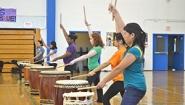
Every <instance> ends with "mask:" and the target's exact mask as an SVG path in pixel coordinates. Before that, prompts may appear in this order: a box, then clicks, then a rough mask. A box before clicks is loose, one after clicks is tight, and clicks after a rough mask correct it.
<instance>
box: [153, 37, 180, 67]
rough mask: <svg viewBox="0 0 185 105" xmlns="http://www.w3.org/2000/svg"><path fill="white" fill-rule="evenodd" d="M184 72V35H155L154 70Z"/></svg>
mask: <svg viewBox="0 0 185 105" xmlns="http://www.w3.org/2000/svg"><path fill="white" fill-rule="evenodd" d="M172 69H173V70H184V35H183V34H153V70H172Z"/></svg>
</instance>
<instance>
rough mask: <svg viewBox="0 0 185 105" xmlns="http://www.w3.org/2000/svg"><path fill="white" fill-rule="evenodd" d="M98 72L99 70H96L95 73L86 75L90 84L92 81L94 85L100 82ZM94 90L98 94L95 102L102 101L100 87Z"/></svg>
mask: <svg viewBox="0 0 185 105" xmlns="http://www.w3.org/2000/svg"><path fill="white" fill-rule="evenodd" d="M100 72H101V71H98V72H96V74H95V75H93V76H89V77H87V79H86V80H87V81H88V82H89V85H90V86H91V85H92V83H94V85H95V86H96V85H97V84H98V83H99V82H100ZM96 91H97V95H98V99H97V102H103V101H102V99H103V90H102V89H97V90H96Z"/></svg>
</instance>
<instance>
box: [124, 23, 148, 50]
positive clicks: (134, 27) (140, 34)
mask: <svg viewBox="0 0 185 105" xmlns="http://www.w3.org/2000/svg"><path fill="white" fill-rule="evenodd" d="M124 30H125V31H127V32H128V33H129V34H132V33H134V34H135V39H134V41H133V44H132V46H130V47H133V46H135V45H139V47H140V48H141V50H142V51H143V53H144V52H145V39H146V33H145V32H144V31H143V30H142V29H141V27H140V26H139V25H138V24H137V23H129V24H127V25H126V26H125V27H124Z"/></svg>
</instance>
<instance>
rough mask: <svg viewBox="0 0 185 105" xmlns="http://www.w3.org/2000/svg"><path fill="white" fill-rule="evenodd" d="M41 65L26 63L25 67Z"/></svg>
mask: <svg viewBox="0 0 185 105" xmlns="http://www.w3.org/2000/svg"><path fill="white" fill-rule="evenodd" d="M34 66H42V65H41V64H27V65H26V67H34Z"/></svg>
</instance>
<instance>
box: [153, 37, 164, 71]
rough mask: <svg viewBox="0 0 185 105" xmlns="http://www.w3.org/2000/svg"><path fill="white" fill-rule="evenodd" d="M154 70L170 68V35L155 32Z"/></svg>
mask: <svg viewBox="0 0 185 105" xmlns="http://www.w3.org/2000/svg"><path fill="white" fill-rule="evenodd" d="M153 70H168V35H159V34H154V38H153Z"/></svg>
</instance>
